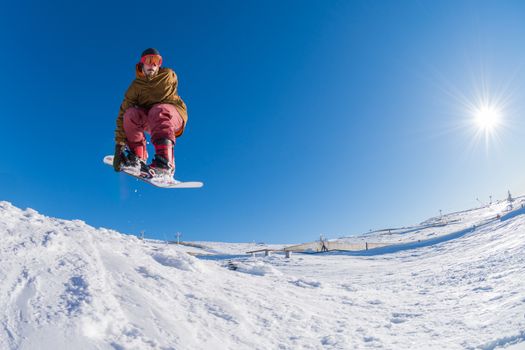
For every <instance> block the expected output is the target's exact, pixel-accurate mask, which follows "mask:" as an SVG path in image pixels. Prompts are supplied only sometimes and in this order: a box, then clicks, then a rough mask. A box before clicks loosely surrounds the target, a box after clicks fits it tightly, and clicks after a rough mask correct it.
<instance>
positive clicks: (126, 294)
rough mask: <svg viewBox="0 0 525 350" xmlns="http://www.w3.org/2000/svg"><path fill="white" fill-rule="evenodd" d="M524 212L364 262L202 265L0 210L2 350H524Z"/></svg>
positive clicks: (245, 260) (461, 226) (468, 221)
mask: <svg viewBox="0 0 525 350" xmlns="http://www.w3.org/2000/svg"><path fill="white" fill-rule="evenodd" d="M491 210H492V209H491ZM520 210H521V211H520ZM489 214H490V215H489ZM524 214H525V210H522V209H517V210H515V211H513V212H508V213H506V214H504V215H500V216H499V217H496V218H494V210H492V213H488V212H484V211H482V210H478V209H476V210H471V211H465V212H462V213H459V214H455V215H454V216H451V217H449V218H448V219H450V220H452V219H453V220H455V221H454V222H453V223H452V224H450V223H449V224H447V225H445V226H439V227H438V226H433V227H426V228H418V229H415V230H413V232H408V230H401V231H399V232H397V233H393V234H392V236H395V235H396V234H397V235H403V238H404V239H405V238H408V239H411V237H412V235H415V237H422V235H423V236H424V237H427V236H428V235H429V234H431V233H433V231H432V230H438V231H439V232H440V234H442V235H443V234H444V235H446V236H445V237H446V239H441V240H434V241H427V243H425V244H412V245H405V246H403V247H401V248H402V249H391V250H385V251H383V252H376V253H371V254H369V255H352V254H294V255H293V256H292V258H291V259H286V258H285V257H284V255H277V254H276V255H275V256H272V257H267V258H264V259H258V258H253V257H249V256H247V255H241V254H240V250H244V248H246V247H247V246H248V245H243V244H240V243H239V244H232V245H231V246H229V245H228V244H227V243H217V244H214V243H213V242H210V244H206V245H207V246H214V245H215V246H216V247H217V248H216V250H217V251H222V252H231V253H235V255H228V254H223V255H222V256H221V255H219V256H207V257H206V258H204V257H202V258H196V257H194V256H191V255H189V254H187V252H188V251H191V252H192V254H195V253H198V252H199V251H202V252H204V251H205V249H202V248H199V247H189V246H181V245H174V244H165V243H162V242H155V241H141V240H139V239H137V238H136V237H133V236H129V235H123V234H120V233H118V232H115V231H113V230H108V229H104V228H99V229H97V228H94V227H91V226H89V225H87V224H86V223H84V222H82V221H79V220H74V221H67V220H60V219H55V218H49V217H46V216H44V215H41V214H39V213H38V212H36V211H34V210H32V209H27V210H21V209H19V208H16V207H14V206H13V205H11V204H9V203H7V202H0V235H1V237H2V239H1V240H0V309H1V310H2V313H1V314H0V349H9V350H11V349H13V350H14V349H22V350H25V349H113V350H114V349H235V350H237V349H305V348H308V349H366V348H387V349H421V348H425V349H426V348H432V349H437V348H439V349H441V348H446V349H477V348H480V349H490V350H492V349H500V348H509V349H510V348H512V349H514V348H516V347H518V348H519V347H522V346H523V345H524V344H525V335H524V331H523V330H524V329H525V297H524V296H525V283H523V281H525V215H524ZM431 222H432V221H431ZM451 230H452V231H451ZM451 232H452V233H451ZM453 232H461V234H453ZM388 235H389V236H388V238H389V239H392V237H390V233H389V234H388ZM415 242H416V243H417V240H416V241H415ZM250 246H252V247H253V244H252V245H250ZM244 251H246V250H244ZM207 252H208V253H209V252H210V251H209V249H208V251H207ZM227 261H231V266H230V264H226V265H225V262H227ZM225 267H228V268H225ZM232 270H235V271H232ZM516 349H517V348H516Z"/></svg>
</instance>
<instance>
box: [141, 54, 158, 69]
mask: <svg viewBox="0 0 525 350" xmlns="http://www.w3.org/2000/svg"><path fill="white" fill-rule="evenodd" d="M140 62H141V63H142V64H148V65H151V66H152V65H156V66H160V65H162V56H161V55H146V56H142V57H141V58H140Z"/></svg>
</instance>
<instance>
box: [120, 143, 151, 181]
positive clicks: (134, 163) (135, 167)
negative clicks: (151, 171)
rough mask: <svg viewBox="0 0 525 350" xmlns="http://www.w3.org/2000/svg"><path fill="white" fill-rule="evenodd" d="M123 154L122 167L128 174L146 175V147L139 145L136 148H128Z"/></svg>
mask: <svg viewBox="0 0 525 350" xmlns="http://www.w3.org/2000/svg"><path fill="white" fill-rule="evenodd" d="M128 148H129V149H128V150H127V151H126V152H124V157H123V158H124V164H123V165H122V166H123V168H125V169H126V170H127V171H128V172H132V173H133V174H136V175H139V174H141V173H143V172H144V173H148V166H147V165H146V159H147V158H148V152H147V151H146V146H144V145H140V146H137V147H129V146H128Z"/></svg>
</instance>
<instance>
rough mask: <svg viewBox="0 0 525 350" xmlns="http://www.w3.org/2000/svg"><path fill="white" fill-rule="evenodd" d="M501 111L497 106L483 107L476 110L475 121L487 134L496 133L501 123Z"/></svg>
mask: <svg viewBox="0 0 525 350" xmlns="http://www.w3.org/2000/svg"><path fill="white" fill-rule="evenodd" d="M501 117H502V116H501V111H500V109H499V108H497V107H496V106H490V105H483V106H480V107H478V108H476V109H475V110H474V121H475V124H476V125H477V127H478V128H479V129H481V130H482V131H485V132H491V131H494V130H495V129H496V128H497V127H498V125H499V124H500V123H501Z"/></svg>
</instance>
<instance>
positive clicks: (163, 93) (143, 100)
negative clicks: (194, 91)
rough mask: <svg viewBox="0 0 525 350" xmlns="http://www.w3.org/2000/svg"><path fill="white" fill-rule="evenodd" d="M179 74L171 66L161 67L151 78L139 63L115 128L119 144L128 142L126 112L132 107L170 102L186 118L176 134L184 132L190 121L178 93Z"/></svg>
mask: <svg viewBox="0 0 525 350" xmlns="http://www.w3.org/2000/svg"><path fill="white" fill-rule="evenodd" d="M177 85H178V81H177V75H176V74H175V72H174V71H173V70H171V69H169V68H160V69H159V72H158V74H157V75H156V76H155V77H154V78H152V79H151V80H149V79H148V78H147V77H146V76H145V75H144V73H142V66H141V65H140V63H139V64H137V67H136V78H135V80H133V82H132V83H131V85H130V86H129V88H128V90H127V91H126V94H125V96H124V101H122V104H121V105H120V111H119V114H118V117H117V128H116V129H115V142H116V143H117V144H121V145H124V144H126V134H125V133H124V126H123V124H124V113H125V112H126V110H127V109H128V108H130V107H141V108H145V109H150V108H151V107H153V105H155V104H158V103H169V104H172V105H174V106H175V108H177V111H178V112H179V114H180V116H181V117H182V119H183V120H184V126H183V127H182V129H181V130H180V131H179V132H178V133H177V134H176V135H174V137H179V136H180V135H182V133H183V132H184V128H185V127H186V123H187V121H188V113H187V109H186V104H184V101H182V99H181V98H180V96H179V94H178V93H177Z"/></svg>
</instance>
